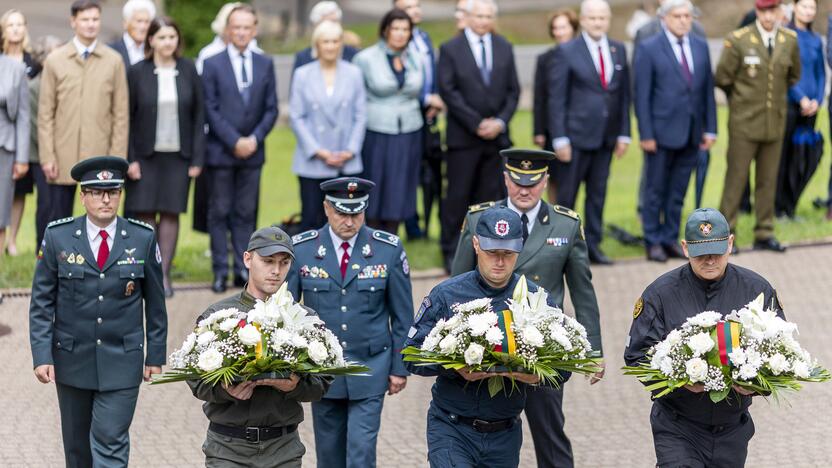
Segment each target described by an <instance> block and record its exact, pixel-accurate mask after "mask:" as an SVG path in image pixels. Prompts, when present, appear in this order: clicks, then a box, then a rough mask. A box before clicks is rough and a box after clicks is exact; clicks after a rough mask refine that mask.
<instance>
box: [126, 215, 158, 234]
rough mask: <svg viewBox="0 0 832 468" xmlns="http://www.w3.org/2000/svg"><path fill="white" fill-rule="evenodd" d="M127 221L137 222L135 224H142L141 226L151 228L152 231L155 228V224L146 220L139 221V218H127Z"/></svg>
mask: <svg viewBox="0 0 832 468" xmlns="http://www.w3.org/2000/svg"><path fill="white" fill-rule="evenodd" d="M127 221H130V222H131V223H133V224H135V225H137V226H141V227H143V228H145V229H150V230H151V231H152V230H153V226H151V225H149V224H147V223H146V222H144V221H139V220H138V219H133V218H127Z"/></svg>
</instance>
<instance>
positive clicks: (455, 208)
mask: <svg viewBox="0 0 832 468" xmlns="http://www.w3.org/2000/svg"><path fill="white" fill-rule="evenodd" d="M445 174H446V175H445V177H446V180H447V186H446V188H445V197H444V198H443V199H442V209H441V210H440V219H441V224H442V235H441V238H440V246H441V248H442V255H443V256H444V257H445V259H446V260H449V259H453V256H454V254H455V253H456V245H457V243H458V242H459V231H460V227H462V221H463V220H464V219H465V215H466V214H468V207H469V206H470V205H473V204H476V203H482V202H487V201H495V200H500V199H502V198H505V196H506V186H505V182H504V181H503V161H502V157H500V148H499V147H498V146H497V145H495V144H482V145H479V146H476V147H473V148H461V149H460V148H458V149H449V150H448V152H447V159H446V171H445Z"/></svg>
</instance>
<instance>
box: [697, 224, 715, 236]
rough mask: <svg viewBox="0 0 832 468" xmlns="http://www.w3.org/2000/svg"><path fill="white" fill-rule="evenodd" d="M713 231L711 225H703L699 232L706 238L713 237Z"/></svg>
mask: <svg viewBox="0 0 832 468" xmlns="http://www.w3.org/2000/svg"><path fill="white" fill-rule="evenodd" d="M711 229H713V226H711V223H702V224H700V225H699V232H701V233H702V235H703V236H705V237H707V236H710V235H711Z"/></svg>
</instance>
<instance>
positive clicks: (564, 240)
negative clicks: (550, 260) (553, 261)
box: [546, 237, 569, 247]
mask: <svg viewBox="0 0 832 468" xmlns="http://www.w3.org/2000/svg"><path fill="white" fill-rule="evenodd" d="M546 244H547V245H552V246H555V247H561V246H564V245H567V244H569V238H568V237H549V238H547V239H546Z"/></svg>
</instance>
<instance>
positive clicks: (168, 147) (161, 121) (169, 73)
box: [153, 68, 180, 153]
mask: <svg viewBox="0 0 832 468" xmlns="http://www.w3.org/2000/svg"><path fill="white" fill-rule="evenodd" d="M154 73H156V77H157V81H158V83H159V89H158V91H157V94H158V101H157V111H156V145H155V146H154V147H153V150H154V151H157V152H160V153H175V152H178V151H179V150H180V144H179V97H178V96H177V94H176V76H177V75H178V74H179V72H178V71H177V70H176V69H175V68H156V70H155V71H154Z"/></svg>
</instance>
